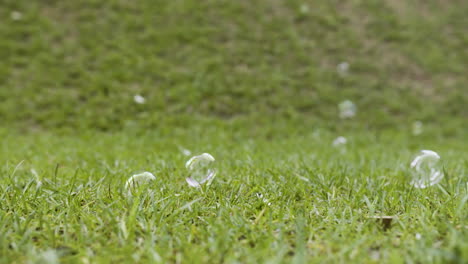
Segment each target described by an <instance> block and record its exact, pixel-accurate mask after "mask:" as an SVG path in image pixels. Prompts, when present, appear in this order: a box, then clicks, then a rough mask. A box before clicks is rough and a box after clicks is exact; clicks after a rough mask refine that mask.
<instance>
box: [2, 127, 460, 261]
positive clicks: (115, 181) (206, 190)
mask: <svg viewBox="0 0 468 264" xmlns="http://www.w3.org/2000/svg"><path fill="white" fill-rule="evenodd" d="M346 136H347V139H348V142H347V144H346V145H345V146H337V147H333V146H332V144H331V143H332V141H333V139H334V135H333V134H330V133H327V132H324V131H321V130H317V131H314V132H313V133H310V134H308V135H304V136H300V137H299V136H298V137H286V136H278V137H273V138H271V139H269V140H252V139H248V138H243V137H236V136H235V135H229V134H223V133H218V132H215V133H211V134H210V133H208V134H205V133H189V134H185V135H183V134H177V135H172V136H167V135H166V136H163V135H158V134H157V133H151V132H148V133H144V134H132V133H124V134H120V133H118V134H112V135H110V134H107V133H101V134H92V135H91V134H88V135H82V136H76V137H70V136H58V137H57V136H53V135H48V134H41V135H40V137H34V136H8V137H6V138H5V139H6V140H4V141H3V143H2V151H1V156H0V157H1V158H2V160H4V161H5V162H4V165H3V166H2V167H1V173H2V175H3V177H2V180H1V185H0V186H1V187H0V190H1V193H2V196H1V200H2V203H1V207H0V208H1V211H0V212H1V213H0V221H1V226H0V233H1V234H2V235H1V236H0V239H1V240H0V250H1V251H0V252H1V254H0V255H1V257H0V261H1V262H4V263H8V262H9V263H11V262H13V263H15V262H16V263H23V262H27V261H34V260H40V259H41V258H43V259H47V258H48V254H52V256H54V257H57V258H58V257H59V258H60V260H62V261H63V262H76V263H88V262H92V263H96V262H98V263H100V262H104V263H106V262H107V263H110V262H112V263H116V262H127V263H134V262H143V263H144V262H153V261H154V262H158V261H159V262H183V263H186V262H191V263H203V262H205V263H206V262H211V263H219V262H228V263H232V262H240V263H254V262H272V263H289V262H296V263H310V262H315V263H323V262H334V263H336V262H357V263H363V262H384V263H398V262H408V263H421V262H422V263H429V262H439V263H448V262H452V263H463V262H466V260H467V259H468V255H467V252H468V240H467V239H466V238H467V236H468V225H467V224H468V223H467V217H468V215H467V212H468V211H467V208H468V205H467V200H468V186H467V183H466V175H467V168H468V164H467V162H466V161H467V159H468V156H467V153H466V148H467V147H468V146H467V145H466V143H465V144H460V143H459V142H458V141H441V140H435V141H431V143H427V140H424V139H422V140H421V139H418V138H412V137H407V136H405V135H398V134H397V133H391V134H380V135H379V134H373V133H364V134H362V133H361V134H350V135H346ZM421 148H430V149H433V150H437V151H438V153H439V154H440V155H441V157H442V158H441V161H440V162H441V163H442V164H443V167H444V172H445V177H444V179H443V181H441V183H440V184H438V185H435V186H431V187H429V188H426V189H417V188H414V187H412V186H411V185H410V180H411V169H410V165H409V163H410V162H411V160H412V159H413V157H414V156H415V155H416V154H418V152H419V150H420V149H421ZM184 150H190V151H191V152H193V153H194V154H201V153H203V152H208V153H210V154H212V155H213V156H214V157H215V158H216V161H215V163H214V164H215V167H216V169H217V172H218V175H217V176H216V177H215V178H214V180H213V181H212V183H211V185H209V186H208V185H203V186H202V188H192V187H189V185H188V184H187V183H186V181H185V178H186V177H187V176H188V175H189V172H188V170H187V169H186V168H185V166H184V164H185V162H186V161H187V160H188V159H189V158H190V156H186V154H187V153H184ZM141 171H149V172H152V173H153V174H154V175H155V176H156V180H155V181H153V182H151V183H150V184H148V185H141V187H140V188H138V189H136V190H135V193H133V195H128V192H127V190H126V189H125V188H124V184H125V181H126V180H127V179H128V178H129V177H130V176H131V175H133V174H135V173H137V172H141ZM374 216H393V217H395V219H394V220H393V221H392V223H391V226H390V227H386V226H385V225H383V224H382V223H381V222H380V221H379V220H376V219H373V218H372V217H374ZM49 257H50V256H49ZM49 261H50V259H49V260H48V261H46V262H49ZM49 263H50V262H49Z"/></svg>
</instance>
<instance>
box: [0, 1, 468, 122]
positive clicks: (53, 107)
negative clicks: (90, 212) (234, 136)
mask: <svg viewBox="0 0 468 264" xmlns="http://www.w3.org/2000/svg"><path fill="white" fill-rule="evenodd" d="M301 5H306V6H308V10H309V11H308V12H307V13H303V12H301ZM12 11H19V12H21V13H22V14H23V16H22V19H21V20H18V21H15V20H12V19H11V18H10V16H11V12H12ZM466 13H468V4H466V2H465V1H457V0H452V1H449V2H444V1H436V0H429V1H427V0H415V1H411V3H406V1H400V0H395V1H393V0H392V1H381V2H373V1H371V2H369V1H351V2H349V1H347V3H343V1H336V0H334V1H298V0H292V1H277V0H274V1H266V0H264V1H255V3H251V1H226V0H221V1H219V0H207V1H203V2H202V3H200V1H196V0H186V1H152V0H146V1H138V2H136V1H126V0H111V1H105V2H102V1H96V0H81V1H73V2H64V1H45V0H43V1H34V2H31V1H28V0H6V1H4V4H2V6H1V7H0V15H1V16H2V17H4V18H5V19H4V20H5V21H4V22H2V23H1V24H0V57H1V58H2V64H1V65H0V87H1V88H2V89H0V100H1V101H2V104H1V105H0V116H2V119H3V120H4V122H8V123H11V124H14V125H15V126H18V127H20V128H25V127H26V128H27V129H30V128H31V127H34V128H35V129H51V128H54V129H57V127H59V128H62V129H64V128H71V129H76V128H79V129H87V128H93V129H96V128H97V129H100V130H116V129H122V128H124V127H132V126H133V125H134V124H137V125H138V126H145V127H153V128H154V127H159V124H161V122H163V121H167V120H169V121H171V120H174V119H177V120H180V119H181V118H184V117H185V119H188V118H187V117H191V118H193V117H197V118H202V119H223V120H238V119H241V120H249V121H251V123H254V124H255V123H256V121H257V120H258V119H259V118H260V117H262V116H265V115H267V116H271V115H275V116H276V118H278V117H279V118H282V119H288V118H291V116H293V117H297V118H298V119H302V120H304V119H306V120H309V121H310V122H323V121H324V120H326V122H327V123H329V124H330V123H331V124H333V126H334V125H336V123H338V119H337V118H336V117H337V115H336V105H337V103H339V102H341V101H343V100H345V99H351V100H353V101H355V102H356V103H357V104H358V106H359V109H360V110H362V111H361V113H360V115H359V117H358V123H359V124H362V123H366V125H367V126H369V127H372V128H383V127H394V126H399V125H400V124H402V123H405V122H412V121H414V120H416V119H419V120H422V121H424V122H425V123H429V122H431V123H435V124H436V125H437V126H441V124H443V126H450V127H459V126H461V125H463V126H464V127H465V128H466V122H463V121H462V120H464V118H466V116H468V112H467V108H466V105H467V104H468V89H467V88H466V87H467V83H468V79H467V78H468V77H467V75H466V72H467V71H468V66H467V63H466V62H467V61H468V53H467V49H466V47H467V46H468V38H467V34H466V28H467V25H468V21H467V16H466ZM343 61H347V62H349V64H350V74H349V75H348V76H347V77H344V78H343V77H340V76H339V74H337V72H336V65H337V64H339V63H340V62H343ZM134 94H142V95H143V96H145V97H146V98H147V100H148V104H147V105H146V106H145V107H141V106H139V105H136V104H135V103H134V102H133V99H132V98H133V95H134ZM12 109H14V111H13V110H12ZM38 109H40V111H37V110H38ZM96 112H98V113H99V115H96ZM448 117H449V118H448ZM449 121H450V122H449ZM448 123H449V124H448Z"/></svg>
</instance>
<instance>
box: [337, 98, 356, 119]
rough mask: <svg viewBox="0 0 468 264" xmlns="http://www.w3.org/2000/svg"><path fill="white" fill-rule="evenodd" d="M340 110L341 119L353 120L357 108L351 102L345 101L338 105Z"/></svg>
mask: <svg viewBox="0 0 468 264" xmlns="http://www.w3.org/2000/svg"><path fill="white" fill-rule="evenodd" d="M338 110H339V111H340V118H343V119H345V118H351V117H354V116H355V115H356V111H357V107H356V105H355V104H354V103H353V102H351V101H350V100H345V101H343V102H341V103H339V104H338Z"/></svg>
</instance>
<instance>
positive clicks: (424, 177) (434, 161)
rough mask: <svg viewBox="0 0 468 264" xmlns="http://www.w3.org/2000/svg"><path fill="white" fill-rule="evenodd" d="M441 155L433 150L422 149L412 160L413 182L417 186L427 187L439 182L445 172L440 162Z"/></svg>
mask: <svg viewBox="0 0 468 264" xmlns="http://www.w3.org/2000/svg"><path fill="white" fill-rule="evenodd" d="M439 160H440V156H439V154H437V153H436V152H434V151H432V150H422V151H421V154H420V155H418V156H417V157H416V158H415V159H414V160H413V162H411V169H412V177H413V180H412V181H411V184H412V185H413V186H414V187H416V188H427V187H429V186H433V185H435V184H437V183H439V182H440V181H441V180H442V178H443V177H444V174H443V173H442V171H441V168H440V164H439Z"/></svg>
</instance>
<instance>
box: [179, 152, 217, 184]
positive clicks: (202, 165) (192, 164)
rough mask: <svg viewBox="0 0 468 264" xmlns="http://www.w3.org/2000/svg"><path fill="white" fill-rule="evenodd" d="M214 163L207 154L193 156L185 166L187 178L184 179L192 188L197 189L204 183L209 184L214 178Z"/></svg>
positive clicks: (211, 157)
mask: <svg viewBox="0 0 468 264" xmlns="http://www.w3.org/2000/svg"><path fill="white" fill-rule="evenodd" d="M214 161H215V159H214V158H213V156H211V155H210V154H208V153H203V154H201V155H199V156H194V157H192V158H191V159H190V160H188V161H187V163H186V164H185V166H186V167H187V169H188V170H189V177H187V179H186V180H187V183H188V184H189V185H190V186H192V187H199V186H200V185H202V184H204V183H206V182H208V183H209V182H211V180H212V179H213V178H214V177H215V176H216V169H215V168H214Z"/></svg>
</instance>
